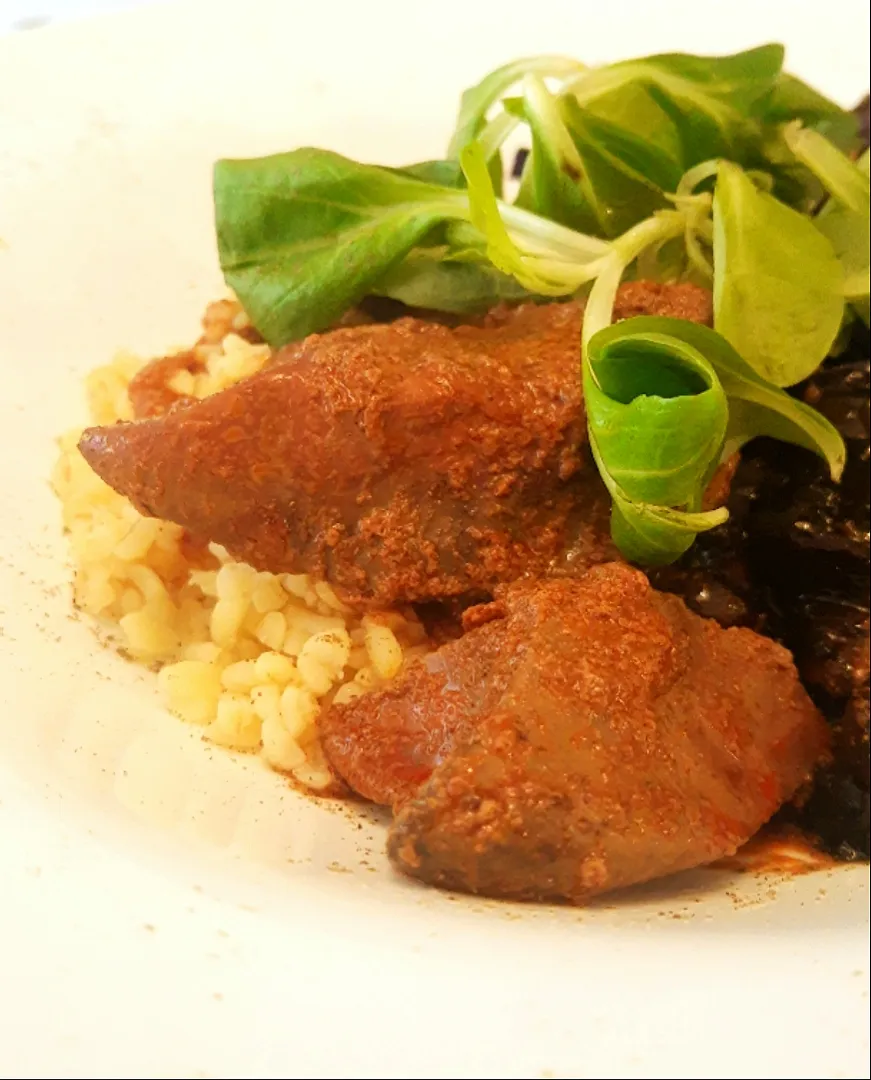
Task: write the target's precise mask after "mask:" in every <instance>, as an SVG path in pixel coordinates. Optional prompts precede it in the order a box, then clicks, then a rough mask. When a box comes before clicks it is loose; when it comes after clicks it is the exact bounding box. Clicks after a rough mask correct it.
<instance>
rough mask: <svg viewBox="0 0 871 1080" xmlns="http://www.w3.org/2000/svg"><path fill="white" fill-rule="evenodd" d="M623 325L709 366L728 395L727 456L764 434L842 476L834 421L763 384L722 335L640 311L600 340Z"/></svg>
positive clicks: (841, 444) (841, 445) (842, 461)
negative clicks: (686, 350) (686, 349)
mask: <svg viewBox="0 0 871 1080" xmlns="http://www.w3.org/2000/svg"><path fill="white" fill-rule="evenodd" d="M621 327H623V328H626V329H627V330H631V331H632V333H633V334H634V335H637V336H638V337H639V338H642V339H643V338H644V337H645V336H647V335H655V336H657V337H661V338H666V339H668V340H669V341H671V342H675V343H676V342H682V343H683V344H684V345H687V346H690V347H692V348H693V349H694V350H695V351H696V352H697V353H698V354H699V355H700V356H703V357H704V358H705V360H706V361H707V362H708V363H709V364H710V366H711V367H712V368H713V370H714V371H715V372H716V374H717V378H718V379H719V381H720V384H721V386H722V388H723V390H724V392H725V394H726V396H727V398H728V408H729V423H728V428H727V431H726V450H725V455H727V456H728V455H730V454H731V453H732V452H733V451H734V450H737V449H738V448H739V447H740V446H742V445H744V443H746V442H749V440H750V439H754V438H756V437H758V436H760V435H767V436H769V437H771V438H774V439H780V440H781V441H782V442H788V443H793V444H794V445H795V446H803V447H804V448H805V449H806V450H810V451H811V452H812V453H814V454H817V455H818V456H819V457H821V458H822V459H823V461H825V462H826V464H827V465H828V467H829V472H830V474H831V477H832V479H833V480H836V481H837V480H839V479H840V477H841V473H842V472H843V470H844V464H845V462H846V459H847V449H846V446H845V445H844V440H843V438H842V437H841V435H840V433H839V431H838V429H837V428H836V427H835V426H834V424H832V423H831V422H830V421H829V420H827V419H826V417H825V416H823V414H822V413H820V412H818V411H817V410H816V409H813V408H811V406H810V405H806V404H805V403H804V402H803V401H800V400H799V399H798V398H794V397H792V396H791V395H790V394H787V393H786V391H784V390H781V389H780V388H779V387H776V386H772V385H771V383H769V382H766V381H765V379H763V378H762V377H761V376H760V375H759V374H757V372H755V371H754V370H753V368H751V367H750V365H749V364H748V363H746V361H745V360H743V359H742V358H741V356H739V355H738V353H737V352H736V351H735V349H734V348H732V346H731V345H730V344H729V342H728V341H726V339H725V338H724V337H723V336H722V335H721V334H718V333H717V332H716V331H715V330H711V329H710V327H707V326H700V325H699V324H698V323H692V322H688V321H687V320H685V319H667V318H663V317H659V316H652V315H643V316H639V317H638V318H635V319H630V320H627V321H626V322H623V323H617V324H616V325H615V326H614V327H613V328H609V329H608V330H607V331H602V334H603V340H605V341H607V340H608V336H609V335H610V334H612V333H614V334H616V333H617V332H618V331H619V330H620V328H621Z"/></svg>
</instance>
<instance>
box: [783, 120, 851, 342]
mask: <svg viewBox="0 0 871 1080" xmlns="http://www.w3.org/2000/svg"><path fill="white" fill-rule="evenodd" d="M783 137H784V140H785V142H786V144H787V145H788V146H789V148H790V150H791V151H792V152H793V153H794V154H795V156H796V158H797V159H798V160H799V161H800V162H802V164H803V165H805V166H806V167H807V168H808V169H809V170H810V171H811V172H812V173H813V174H814V176H816V177H817V179H818V180H819V182H820V184H821V185H822V187H823V188H824V189H825V191H826V192H827V194H828V196H829V198H828V200H827V201H826V203H825V204H824V206H823V207H822V209H821V210H820V212H819V213H818V214H817V216H816V219H815V221H816V225H817V228H818V229H819V230H820V232H821V233H822V234H823V236H825V237H826V238H827V239H828V240H829V242H830V243H831V245H832V247H833V249H834V251H835V254H836V255H837V256H838V258H839V259H840V261H841V265H842V267H843V268H844V273H845V275H846V279H845V282H844V295H845V296H846V297H847V300H848V301H849V302H850V305H851V307H852V308H853V310H854V311H855V312H856V314H857V315H859V317H860V318H861V319H862V320H863V321H864V323H865V325H866V326H868V325H869V294H868V289H869V264H871V243H869V235H871V182H869V174H868V160H869V152H868V150H866V151H865V153H864V154H863V155H862V156H861V157H860V158H859V160H858V161H851V160H850V159H849V158H848V157H847V156H846V154H843V153H841V151H840V150H838V148H837V147H836V146H835V145H834V144H833V143H831V142H829V140H828V139H826V138H825V137H824V136H822V135H820V134H819V133H818V132H816V131H813V130H810V129H808V128H802V127H801V125H799V124H788V125H787V126H786V127H785V128H784V130H783Z"/></svg>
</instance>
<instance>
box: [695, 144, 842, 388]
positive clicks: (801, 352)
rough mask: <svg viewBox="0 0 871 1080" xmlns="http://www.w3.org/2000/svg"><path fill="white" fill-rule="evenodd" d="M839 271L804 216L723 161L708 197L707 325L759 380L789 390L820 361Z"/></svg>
mask: <svg viewBox="0 0 871 1080" xmlns="http://www.w3.org/2000/svg"><path fill="white" fill-rule="evenodd" d="M843 311H844V271H843V268H842V266H841V264H840V262H839V261H838V258H837V256H836V255H835V252H834V249H833V248H832V245H831V243H830V242H829V241H828V240H827V239H826V238H825V237H824V236H823V235H822V234H821V233H820V232H819V230H818V229H817V228H816V226H815V225H814V223H813V221H811V220H810V218H807V217H805V216H804V215H803V214H800V213H799V212H798V211H797V210H793V209H792V208H791V207H789V206H785V205H784V204H783V203H782V202H780V201H779V200H778V199H776V198H774V197H773V196H772V195H769V194H768V193H767V192H764V191H760V190H759V188H758V187H757V186H756V185H755V184H754V183H753V181H752V180H751V179H750V178H749V177H748V176H747V174H746V173H745V172H744V171H743V170H742V169H740V168H739V167H738V166H737V165H734V164H731V163H730V162H722V163H721V165H720V168H719V171H718V174H717V186H716V192H715V194H714V326H715V327H716V328H717V330H718V331H719V332H720V333H721V334H722V335H723V337H725V338H726V339H727V340H728V341H729V342H730V343H731V344H732V345H733V346H734V347H735V349H736V350H737V352H738V353H739V354H740V355H741V356H742V357H743V358H744V359H745V360H746V361H747V363H748V364H749V365H750V366H751V367H752V368H753V369H754V370H755V371H757V372H758V373H759V374H760V375H762V376H763V377H764V378H765V379H767V380H768V381H769V382H771V383H773V384H774V385H775V386H792V385H793V384H794V383H797V382H800V381H801V380H802V379H804V378H806V377H807V376H808V375H810V374H811V372H813V371H815V370H816V368H817V367H818V366H819V365H820V363H821V362H822V361H823V359H824V358H825V356H826V354H827V353H828V351H829V349H830V348H831V346H832V343H833V342H834V340H835V338H836V337H837V334H838V330H839V329H840V325H841V318H842V316H843Z"/></svg>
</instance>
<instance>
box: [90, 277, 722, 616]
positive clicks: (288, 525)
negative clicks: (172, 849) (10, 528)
mask: <svg viewBox="0 0 871 1080" xmlns="http://www.w3.org/2000/svg"><path fill="white" fill-rule="evenodd" d="M640 311H646V312H648V313H654V314H677V315H680V316H682V317H693V318H696V319H698V320H701V321H704V320H707V319H708V318H709V316H710V297H709V295H708V294H707V293H705V292H704V291H703V290H701V289H697V288H695V287H693V286H661V285H651V284H646V283H637V282H636V283H633V284H631V285H629V286H626V287H624V289H623V291H622V292H621V294H620V298H619V300H618V305H617V310H616V314H617V316H618V317H620V316H622V315H623V314H637V313H639V312H640ZM580 332H581V308H580V306H579V305H577V304H574V303H567V304H548V305H540V306H539V305H534V304H527V305H524V306H522V307H519V308H515V309H501V310H497V311H494V312H492V313H491V314H490V315H488V316H486V317H485V318H484V319H483V320H481V321H480V322H479V323H478V324H477V325H469V326H460V327H457V328H454V329H450V328H447V327H444V326H439V325H436V324H433V323H430V322H425V321H421V320H416V319H401V320H399V321H398V322H396V323H393V324H391V325H374V326H362V327H354V328H351V329H340V330H336V331H333V332H331V333H329V334H324V335H313V336H312V337H310V338H308V339H307V340H306V341H305V342H302V343H298V344H295V345H292V346H289V347H287V349H286V350H281V351H279V353H278V354H276V357H275V361H274V363H272V365H271V366H270V367H269V368H268V369H266V370H264V371H262V372H260V373H259V374H257V375H254V376H252V377H251V378H250V379H247V380H244V381H243V382H241V383H239V384H238V385H237V386H234V387H232V388H230V389H228V390H225V391H223V392H222V393H220V394H216V395H215V396H214V397H211V398H208V399H206V400H204V401H199V402H195V403H190V404H184V405H183V406H179V407H176V408H173V409H172V411H171V412H169V413H168V414H167V415H165V416H160V417H156V418H154V419H150V420H146V421H142V422H135V423H127V424H118V425H115V426H113V427H102V428H91V429H89V430H88V431H86V432H85V434H84V435H83V437H82V440H81V443H80V449H81V451H82V453H83V455H84V456H85V458H86V459H87V461H88V462H89V463H90V464H91V466H92V467H93V468H94V469H95V471H96V472H97V473H99V475H100V476H102V477H103V479H104V480H106V481H107V483H109V484H110V485H111V486H112V487H114V488H115V489H116V490H117V491H119V492H121V493H122V494H124V495H127V496H128V497H129V498H130V499H131V500H132V501H133V503H134V504H135V505H136V506H137V508H138V509H139V510H140V511H141V512H143V513H145V514H149V515H153V516H156V517H160V518H165V519H168V520H170V521H175V522H178V523H179V524H181V525H183V526H184V527H185V528H186V529H188V531H189V532H190V533H191V534H192V535H193V536H196V537H200V538H202V539H205V540H212V541H217V542H218V543H221V544H223V545H224V546H225V547H226V548H227V549H228V550H229V551H230V552H231V554H233V555H234V556H235V557H237V558H239V559H242V560H245V561H246V562H249V563H251V564H252V565H254V566H256V567H257V568H259V569H264V570H271V571H273V572H282V571H290V572H293V573H300V572H305V573H310V574H313V575H315V576H317V577H319V578H322V579H324V580H326V581H328V582H330V584H332V585H333V587H334V588H335V589H336V590H337V592H339V594H340V595H341V596H342V597H343V599H345V600H346V601H347V602H350V603H353V604H359V605H362V604H366V603H369V604H372V605H375V606H385V605H392V604H396V603H400V602H408V601H426V600H429V599H442V598H446V597H452V596H460V595H464V594H469V593H472V594H474V593H475V592H476V591H480V592H483V591H487V590H490V589H492V588H493V586H495V585H496V584H498V583H499V582H504V581H511V580H514V579H516V578H518V577H520V576H522V575H523V574H527V573H542V572H545V571H546V570H547V569H548V568H549V567H550V566H551V564H552V563H554V562H555V561H558V560H559V559H560V556H561V555H562V554H564V553H566V552H569V553H570V561H571V562H572V565H573V567H574V568H584V567H586V566H589V565H591V564H594V563H597V562H601V561H603V560H606V559H608V558H612V557H613V556H614V551H613V549H612V547H611V542H610V538H609V529H608V511H609V500H608V498H607V495H606V493H605V491H604V488H603V486H602V484H601V482H600V480H599V477H598V474H597V472H596V469H595V467H594V465H593V463H592V460H591V458H590V456H589V454H588V453H587V452H586V450H585V442H586V424H585V417H584V409H583V402H582V400H581V389H580V376H579V370H578V368H579V362H580V361H579V352H580Z"/></svg>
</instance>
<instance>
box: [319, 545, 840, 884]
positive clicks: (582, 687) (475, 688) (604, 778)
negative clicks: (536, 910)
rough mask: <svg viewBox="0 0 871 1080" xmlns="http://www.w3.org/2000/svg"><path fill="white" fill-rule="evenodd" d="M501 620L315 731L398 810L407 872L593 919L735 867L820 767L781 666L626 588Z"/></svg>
mask: <svg viewBox="0 0 871 1080" xmlns="http://www.w3.org/2000/svg"><path fill="white" fill-rule="evenodd" d="M497 604H498V605H499V607H498V609H497V608H496V607H494V606H492V605H491V606H490V607H489V609H485V611H484V614H485V615H490V616H496V618H494V619H491V621H489V622H485V623H484V625H482V626H481V627H480V628H479V629H475V630H471V631H470V632H469V633H467V634H466V635H465V636H464V637H463V638H461V639H460V640H459V641H457V642H453V643H452V644H449V645H447V646H445V647H443V648H442V649H440V650H438V651H437V652H435V653H433V654H432V655H430V656H429V657H428V658H427V659H426V660H425V661H421V662H420V663H418V664H417V665H414V666H412V667H411V668H409V670H408V671H407V673H406V674H405V675H404V676H402V677H401V679H400V681H399V682H397V683H396V684H394V685H393V686H391V687H389V688H387V689H386V690H384V691H382V692H380V693H378V694H373V695H371V696H367V697H363V698H360V699H358V700H357V701H355V702H352V703H350V704H348V705H344V706H334V707H333V708H332V709H330V710H328V711H327V713H326V714H325V716H324V717H323V722H322V729H321V730H322V738H323V743H324V747H325V750H326V753H327V755H328V757H329V759H330V761H331V762H332V764H333V766H334V767H335V768H336V770H337V771H338V772H339V773H340V774H341V775H342V776H343V777H344V778H345V779H346V780H347V781H348V782H349V784H350V785H351V786H352V787H353V788H355V789H357V790H358V791H361V792H362V793H363V794H365V795H367V796H368V797H369V798H372V799H375V800H377V801H379V802H385V803H390V804H392V805H394V807H395V809H396V811H397V817H396V819H395V822H394V824H393V827H392V830H391V833H390V837H389V841H388V844H389V853H390V856H391V859H392V860H393V862H394V863H395V865H396V866H397V867H398V868H399V869H400V870H403V871H405V872H406V873H409V874H412V875H414V876H416V877H419V878H421V879H423V880H424V881H427V882H430V883H432V884H436V885H440V886H444V887H447V888H452V889H459V890H463V891H470V892H477V893H483V894H485V895H492V896H505V897H513V898H517V899H540V900H556V899H562V900H569V901H572V902H576V903H577V902H582V901H584V900H586V899H588V898H589V897H591V896H593V895H595V894H596V893H600V892H603V891H605V890H607V889H614V888H618V887H622V886H626V885H631V884H634V883H636V882H642V881H646V880H649V879H651V878H654V877H660V876H663V875H666V874H670V873H673V872H675V871H678V870H683V869H687V868H689V867H693V866H697V865H699V864H701V863H706V862H710V861H712V860H714V859H717V858H720V857H722V856H724V855H729V854H732V853H733V852H734V851H735V850H736V849H737V848H738V847H739V846H740V845H741V844H743V843H744V842H745V841H746V840H748V839H749V838H750V837H751V836H752V835H753V834H754V833H755V832H756V830H757V829H759V828H760V826H761V825H762V824H764V822H766V821H767V820H768V818H769V817H770V816H771V815H772V814H773V813H774V811H775V810H776V809H777V808H778V806H780V805H781V803H783V802H784V801H785V800H787V799H789V798H791V797H792V796H793V794H794V793H795V792H796V791H797V789H798V788H799V787H800V786H801V785H803V784H804V783H805V782H806V781H807V780H808V778H809V777H810V775H811V773H812V770H813V768H814V766H815V764H816V763H817V761H818V760H819V759H820V757H821V756H822V755H823V754H824V753H825V750H826V746H827V728H826V725H825V723H824V721H823V720H822V718H821V716H820V715H819V713H818V712H817V710H816V708H815V707H814V705H813V704H812V703H811V701H810V699H809V698H808V697H807V695H806V693H805V691H804V690H803V689H802V687H801V685H800V683H799V681H798V678H797V675H796V672H795V668H794V666H793V664H792V660H791V658H790V655H789V653H788V652H787V651H786V650H785V649H783V648H782V647H781V646H779V645H777V644H776V643H775V642H773V641H770V640H768V639H766V638H762V637H759V636H758V635H757V634H755V633H753V632H752V631H749V630H744V629H733V630H723V629H721V628H720V627H719V626H717V625H716V623H714V622H710V621H706V620H703V619H701V618H699V617H698V616H697V615H694V614H692V613H691V612H690V611H689V610H688V609H687V608H686V606H685V605H684V604H683V603H682V601H680V600H678V599H677V598H676V597H673V596H667V595H664V594H661V593H657V592H655V591H654V590H653V589H652V588H651V587H650V585H649V584H648V582H647V580H646V578H645V577H644V576H643V575H642V574H640V573H639V572H637V571H635V570H632V569H630V568H628V567H626V566H623V565H620V564H611V565H608V566H602V567H597V568H594V569H593V570H591V571H590V572H589V573H587V574H586V575H585V576H584V577H582V578H581V579H578V580H573V581H568V580H548V581H544V582H538V583H532V584H530V583H526V584H518V585H513V586H508V587H506V588H505V589H504V590H503V591H502V592H501V594H500V599H499V601H498V602H497ZM430 772H431V775H430V776H429V779H428V780H427V779H426V777H427V774H428V773H430Z"/></svg>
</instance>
